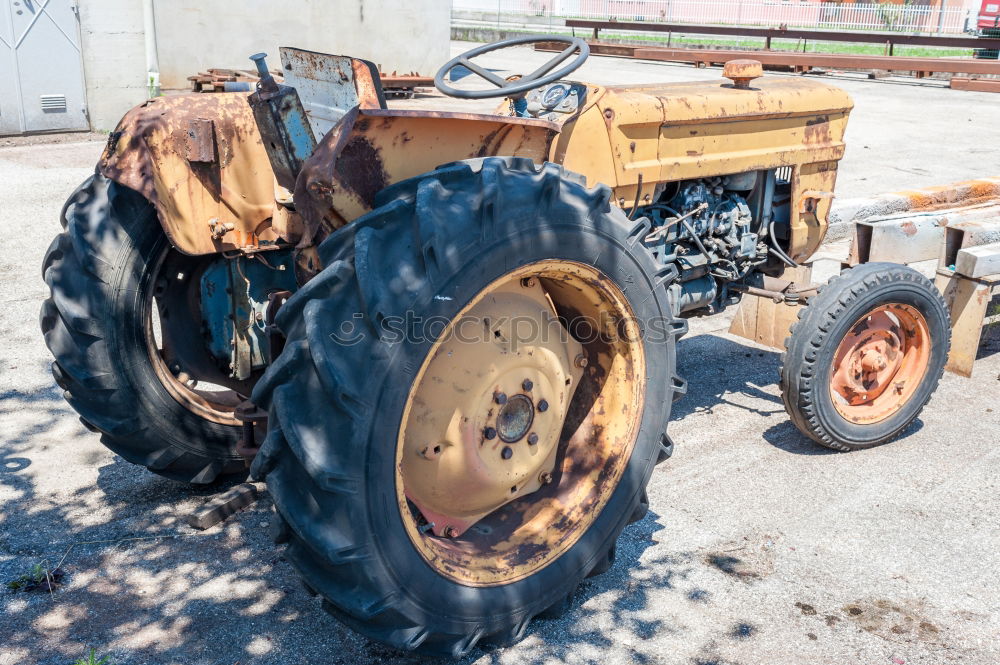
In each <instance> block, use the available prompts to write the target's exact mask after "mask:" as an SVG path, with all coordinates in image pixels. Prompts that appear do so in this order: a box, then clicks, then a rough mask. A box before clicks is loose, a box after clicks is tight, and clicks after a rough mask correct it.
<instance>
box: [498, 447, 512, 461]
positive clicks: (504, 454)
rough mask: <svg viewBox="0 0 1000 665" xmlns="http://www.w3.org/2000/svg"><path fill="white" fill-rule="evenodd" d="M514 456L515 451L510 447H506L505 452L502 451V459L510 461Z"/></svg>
mask: <svg viewBox="0 0 1000 665" xmlns="http://www.w3.org/2000/svg"><path fill="white" fill-rule="evenodd" d="M513 454H514V451H513V450H511V448H510V446H504V447H503V450H501V451H500V457H502V458H504V459H510V458H511V456H512V455H513Z"/></svg>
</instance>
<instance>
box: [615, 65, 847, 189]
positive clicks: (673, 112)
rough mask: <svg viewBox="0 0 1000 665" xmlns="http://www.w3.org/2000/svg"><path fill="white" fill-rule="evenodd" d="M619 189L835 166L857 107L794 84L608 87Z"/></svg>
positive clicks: (823, 89) (841, 95) (814, 85)
mask: <svg viewBox="0 0 1000 665" xmlns="http://www.w3.org/2000/svg"><path fill="white" fill-rule="evenodd" d="M598 105H599V106H600V108H601V109H602V111H603V114H604V118H605V121H606V122H607V123H608V125H609V127H608V129H609V138H610V141H611V146H612V153H613V158H614V162H615V165H616V171H617V173H616V176H617V180H618V183H619V185H625V184H633V183H634V182H636V180H637V179H638V176H639V174H642V176H643V180H644V181H646V182H657V181H662V180H676V179H681V178H691V177H702V176H705V175H708V174H709V173H710V172H711V173H715V172H717V173H719V174H726V173H742V172H746V171H753V170H760V169H770V168H776V167H779V166H783V165H792V164H802V163H816V162H826V161H837V160H839V159H840V158H841V157H843V154H844V131H845V130H846V128H847V117H848V114H849V113H850V111H851V109H852V108H853V106H854V103H853V102H852V100H851V97H850V96H849V95H848V94H847V93H846V92H844V91H843V90H841V89H839V88H836V87H834V86H831V85H827V84H824V83H820V82H816V81H810V80H805V79H801V78H791V77H784V76H782V77H766V78H760V79H757V80H755V81H753V83H752V85H751V87H750V88H749V89H739V88H736V87H734V86H733V84H731V83H721V84H720V83H719V82H718V81H705V82H695V83H670V84H656V85H644V86H631V87H612V88H607V89H606V91H605V94H604V95H603V96H602V98H601V99H600V101H599V102H598Z"/></svg>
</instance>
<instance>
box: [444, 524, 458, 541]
mask: <svg viewBox="0 0 1000 665" xmlns="http://www.w3.org/2000/svg"><path fill="white" fill-rule="evenodd" d="M444 537H445V538H457V537H458V529H456V528H455V527H453V526H446V527H445V528H444Z"/></svg>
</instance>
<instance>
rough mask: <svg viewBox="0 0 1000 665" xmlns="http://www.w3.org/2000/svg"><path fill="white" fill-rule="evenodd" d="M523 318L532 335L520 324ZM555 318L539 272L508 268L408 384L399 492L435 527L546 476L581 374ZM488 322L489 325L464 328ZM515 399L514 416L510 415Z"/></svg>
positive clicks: (476, 515) (480, 510)
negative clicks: (417, 380)
mask: <svg viewBox="0 0 1000 665" xmlns="http://www.w3.org/2000/svg"><path fill="white" fill-rule="evenodd" d="M528 321H531V322H532V325H531V326H530V328H531V332H533V333H535V334H533V335H526V334H525V332H526V330H527V328H528V326H527V325H526V324H527V322H528ZM557 321H558V312H556V311H555V310H554V309H553V306H552V303H551V302H550V301H549V300H548V294H547V292H546V290H545V288H544V287H543V286H542V283H541V281H540V280H538V279H534V278H532V280H531V281H530V282H528V283H522V282H521V280H520V279H517V278H511V279H508V280H507V281H506V282H504V283H502V284H499V285H496V286H494V287H491V288H490V290H489V293H488V296H487V297H484V298H481V299H480V300H479V301H478V302H477V303H476V304H475V305H474V306H473V307H472V308H471V309H470V310H469V311H468V312H467V313H466V314H464V315H463V316H462V317H461V318H460V319H459V320H458V321H457V323H455V324H454V325H455V329H456V330H457V331H458V333H457V334H456V335H454V336H449V337H446V339H445V341H444V343H443V344H442V345H441V346H439V347H438V348H437V349H436V350H435V352H434V354H433V357H432V358H431V360H430V364H429V365H428V366H427V369H426V371H425V373H424V378H423V380H422V383H421V385H420V386H419V387H414V392H413V396H412V407H411V410H410V415H409V418H408V420H407V424H406V427H405V429H404V432H403V434H404V437H405V444H404V446H405V450H404V451H403V454H402V457H401V462H400V472H401V474H402V477H403V481H404V485H405V492H406V496H407V498H408V499H409V500H410V501H412V502H413V504H414V505H415V506H416V507H417V509H418V510H419V511H420V513H421V514H422V515H423V517H424V519H425V520H426V521H427V522H428V523H430V524H433V525H434V526H433V527H431V532H432V533H434V534H435V535H437V536H446V537H449V538H454V537H458V536H461V535H462V534H464V533H465V532H466V531H467V530H468V529H469V527H471V526H472V525H474V524H475V523H476V522H478V521H479V520H480V519H482V518H483V517H485V516H486V515H488V514H490V513H492V512H493V511H494V510H496V509H497V508H499V507H501V506H503V505H504V504H507V503H510V502H511V501H515V500H517V499H519V498H521V497H522V496H526V495H528V494H531V493H533V492H536V491H537V490H539V489H540V488H541V487H542V486H543V485H544V484H546V483H544V482H543V480H542V476H543V474H548V476H549V477H551V475H552V471H553V468H554V466H555V463H556V455H557V453H558V444H559V435H560V432H561V430H562V424H563V422H564V420H565V417H566V413H567V411H568V409H569V404H570V399H571V398H572V397H573V394H574V393H575V392H576V389H577V386H579V385H580V379H581V376H582V374H583V368H581V367H579V366H577V365H576V364H574V358H577V357H579V356H581V354H582V352H583V347H582V346H581V345H580V343H579V342H577V341H576V340H574V339H572V338H570V337H568V336H567V335H561V334H560V332H562V331H563V329H562V327H561V325H560V324H559V323H558V322H557ZM488 322H493V323H492V326H493V327H492V328H491V329H490V330H489V331H488V332H484V333H483V334H482V335H479V334H475V333H474V334H471V335H470V334H468V331H480V330H483V329H484V324H487V323H488ZM515 322H517V323H515ZM547 322H553V323H552V325H547ZM463 331H465V332H463ZM525 381H529V382H530V383H529V384H528V385H529V386H530V387H529V388H527V389H526V388H524V385H525ZM542 400H544V403H545V406H544V408H542V407H540V406H539V404H540V403H541V401H542ZM515 406H519V407H520V411H521V413H522V414H523V417H522V418H521V420H520V421H519V422H520V423H521V424H520V425H514V424H512V423H514V422H515V419H514V418H512V417H509V414H510V413H511V412H512V409H513V408H515ZM505 415H508V417H505ZM531 436H533V437H534V438H533V440H530V441H529V440H528V438H529V437H531Z"/></svg>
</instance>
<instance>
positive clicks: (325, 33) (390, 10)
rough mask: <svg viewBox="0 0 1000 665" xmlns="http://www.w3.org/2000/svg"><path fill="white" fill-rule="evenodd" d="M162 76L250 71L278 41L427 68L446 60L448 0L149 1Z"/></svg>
mask: <svg viewBox="0 0 1000 665" xmlns="http://www.w3.org/2000/svg"><path fill="white" fill-rule="evenodd" d="M155 7H156V12H155V13H156V32H157V43H158V49H159V59H160V82H161V85H162V86H163V87H164V88H183V87H186V86H187V85H188V82H187V80H186V79H187V77H188V76H190V75H192V74H195V73H197V72H198V71H199V70H202V71H203V70H205V69H207V68H209V67H227V68H234V69H251V68H252V65H253V63H251V62H250V60H248V56H250V55H251V54H253V53H258V52H260V51H264V52H266V53H267V54H268V55H269V56H270V58H269V59H268V62H269V63H270V65H271V67H272V69H276V68H279V67H280V61H279V60H278V47H279V46H295V47H298V48H304V49H308V50H312V51H320V52H322V53H333V54H337V55H351V56H355V57H359V58H365V59H367V60H371V61H373V62H375V63H376V64H379V65H381V66H382V69H383V71H387V72H391V71H393V70H396V71H397V72H400V73H402V72H405V73H409V72H411V71H415V72H419V73H421V74H429V73H430V74H433V72H434V71H436V70H437V68H438V67H440V66H441V65H442V64H444V63H445V62H446V61H447V60H448V43H449V40H450V34H451V32H450V31H451V28H450V16H451V5H450V3H449V2H448V0H294V1H293V2H274V1H273V0H243V1H241V2H232V0H228V1H227V0H202V1H201V2H198V1H196V0H155Z"/></svg>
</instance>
